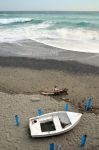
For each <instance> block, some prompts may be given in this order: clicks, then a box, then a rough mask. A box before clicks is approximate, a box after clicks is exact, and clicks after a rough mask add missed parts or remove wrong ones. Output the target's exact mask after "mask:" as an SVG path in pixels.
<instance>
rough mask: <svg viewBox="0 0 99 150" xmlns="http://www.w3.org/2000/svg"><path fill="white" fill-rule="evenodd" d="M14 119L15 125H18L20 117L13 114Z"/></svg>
mask: <svg viewBox="0 0 99 150" xmlns="http://www.w3.org/2000/svg"><path fill="white" fill-rule="evenodd" d="M15 120H16V126H19V124H20V118H19V116H18V115H15Z"/></svg>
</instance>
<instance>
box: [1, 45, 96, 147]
mask: <svg viewBox="0 0 99 150" xmlns="http://www.w3.org/2000/svg"><path fill="white" fill-rule="evenodd" d="M45 47H47V46H45ZM55 85H57V86H58V87H59V88H68V90H69V91H68V93H69V95H70V97H71V98H73V97H74V96H76V97H77V99H78V101H80V100H81V98H84V97H85V98H87V97H89V96H92V97H93V105H95V106H97V107H99V67H98V65H97V66H94V64H93V65H88V64H84V63H81V62H78V61H75V60H74V61H69V60H67V61H57V60H51V59H50V60H45V59H43V60H42V59H33V58H25V57H4V56H3V57H0V91H1V92H0V111H1V112H0V150H48V149H49V144H50V143H52V142H54V143H55V145H57V144H61V145H62V150H66V149H70V150H80V149H81V148H80V143H81V135H82V134H87V135H88V138H87V143H86V146H85V148H84V149H85V150H94V149H95V150H98V149H99V113H97V115H96V114H94V113H90V112H83V116H82V118H81V121H80V122H79V124H78V125H77V126H76V127H75V128H74V129H73V130H71V131H70V132H68V133H65V134H62V135H60V136H55V137H49V138H43V139H32V138H30V133H29V127H28V119H29V118H30V117H32V116H36V115H37V109H38V108H43V110H44V113H47V112H51V111H61V110H64V106H65V101H62V100H61V99H60V100H57V98H55V99H53V98H50V97H43V96H41V95H39V91H41V90H50V89H52V88H53V87H54V86H55ZM35 94H36V95H35ZM37 98H39V100H37V101H36V99H37ZM70 111H72V108H71V106H70ZM74 111H78V110H76V109H75V108H74ZM98 111H99V110H98ZM16 114H18V115H20V118H21V125H20V126H19V127H16V125H15V115H16Z"/></svg>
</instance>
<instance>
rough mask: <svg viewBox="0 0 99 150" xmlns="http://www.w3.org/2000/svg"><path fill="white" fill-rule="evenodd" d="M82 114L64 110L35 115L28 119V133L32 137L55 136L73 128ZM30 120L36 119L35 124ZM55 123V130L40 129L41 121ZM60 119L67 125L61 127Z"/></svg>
mask: <svg viewBox="0 0 99 150" xmlns="http://www.w3.org/2000/svg"><path fill="white" fill-rule="evenodd" d="M81 116H82V114H80V113H75V112H66V111H59V112H52V113H48V114H44V115H42V116H37V117H33V118H30V119H29V127H30V133H31V136H32V137H35V138H36V137H48V136H55V135H59V134H63V133H66V132H68V131H70V130H71V129H72V128H74V127H75V126H76V125H77V124H78V122H79V121H80V119H81ZM31 120H37V122H38V123H37V122H36V123H35V124H32V123H31ZM52 120H53V123H54V125H55V130H53V131H45V132H42V131H41V123H42V122H51V121H52ZM60 120H61V121H62V122H64V123H66V124H67V125H66V126H65V127H64V128H62V126H61V124H60Z"/></svg>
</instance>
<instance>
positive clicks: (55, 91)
mask: <svg viewBox="0 0 99 150" xmlns="http://www.w3.org/2000/svg"><path fill="white" fill-rule="evenodd" d="M40 93H41V95H48V96H51V95H60V94H63V93H66V94H67V89H66V88H64V89H60V90H59V89H57V90H53V91H41V92H40Z"/></svg>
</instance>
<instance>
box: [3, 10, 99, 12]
mask: <svg viewBox="0 0 99 150" xmlns="http://www.w3.org/2000/svg"><path fill="white" fill-rule="evenodd" d="M4 11H6V12H9V11H10V12H11V11H12V12H14V11H17V12H19V11H20V12H24V11H27V12H37V11H38V12H49V11H50V12H99V10H0V12H4Z"/></svg>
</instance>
